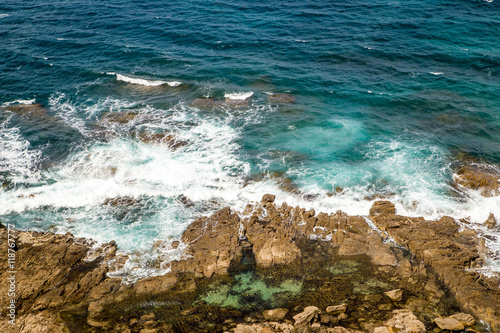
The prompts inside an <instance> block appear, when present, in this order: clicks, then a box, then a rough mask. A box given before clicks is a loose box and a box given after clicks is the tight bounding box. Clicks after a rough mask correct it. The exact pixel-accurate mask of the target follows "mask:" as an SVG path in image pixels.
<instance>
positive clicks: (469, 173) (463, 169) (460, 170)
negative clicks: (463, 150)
mask: <svg viewBox="0 0 500 333" xmlns="http://www.w3.org/2000/svg"><path fill="white" fill-rule="evenodd" d="M460 159H461V161H460V165H459V166H458V167H457V168H456V170H455V175H454V177H453V179H454V181H455V184H456V185H459V186H463V187H465V188H468V189H472V190H478V191H479V192H480V193H481V195H483V196H485V197H491V196H495V195H498V194H500V170H499V169H498V167H496V166H493V165H490V164H487V163H484V162H482V161H479V160H477V159H474V158H472V157H470V156H465V157H461V158H460Z"/></svg>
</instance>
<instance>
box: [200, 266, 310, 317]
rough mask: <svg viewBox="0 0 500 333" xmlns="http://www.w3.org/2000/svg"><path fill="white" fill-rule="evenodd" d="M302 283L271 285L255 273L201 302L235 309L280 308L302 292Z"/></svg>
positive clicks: (216, 290) (209, 293)
mask: <svg viewBox="0 0 500 333" xmlns="http://www.w3.org/2000/svg"><path fill="white" fill-rule="evenodd" d="M302 285H303V283H302V281H298V280H286V281H283V282H281V283H280V284H279V285H269V284H267V283H266V282H264V281H263V280H262V279H261V278H260V277H259V276H258V275H256V274H255V273H253V272H244V273H240V274H238V275H236V276H235V277H234V282H233V283H231V284H221V285H219V286H216V287H215V288H213V289H210V290H209V291H207V292H206V293H205V294H204V295H203V296H202V297H201V300H203V301H205V302H206V303H207V304H209V305H214V306H220V307H232V308H235V309H243V308H252V307H262V306H264V307H279V306H281V305H283V304H284V303H286V302H287V301H290V300H292V299H294V298H297V297H298V296H299V295H300V293H301V292H302Z"/></svg>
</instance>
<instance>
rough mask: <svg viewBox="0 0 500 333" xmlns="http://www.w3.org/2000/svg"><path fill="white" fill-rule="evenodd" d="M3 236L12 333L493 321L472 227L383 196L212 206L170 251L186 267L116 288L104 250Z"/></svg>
mask: <svg viewBox="0 0 500 333" xmlns="http://www.w3.org/2000/svg"><path fill="white" fill-rule="evenodd" d="M129 201H130V200H128V198H111V199H109V201H108V202H107V205H109V206H110V207H117V208H118V207H120V206H122V205H127V204H129ZM130 203H131V204H135V203H134V202H132V201H130ZM370 220H371V221H370ZM368 222H370V223H368ZM371 222H373V223H374V224H375V225H376V227H377V228H378V229H377V228H375V227H373V224H372V223H371ZM370 225H371V226H370ZM372 227H373V228H372ZM16 232H17V235H16V246H17V247H18V248H17V250H16V258H18V259H19V260H18V261H16V262H18V263H19V267H18V273H17V275H16V279H18V281H19V288H18V291H17V293H16V297H17V299H16V302H18V303H17V304H22V306H20V307H19V308H18V312H17V320H18V323H20V325H19V326H17V331H19V332H32V331H33V332H34V331H40V332H44V331H43V329H44V328H42V326H43V327H48V328H47V330H49V331H50V332H59V331H61V332H63V331H64V332H67V331H69V332H96V331H99V332H224V331H226V332H229V331H231V332H339V333H340V332H344V333H345V332H358V331H364V332H378V333H382V332H384V333H385V332H396V331H397V332H425V331H426V330H434V329H435V330H438V328H439V327H440V326H441V325H444V324H443V321H442V320H438V319H443V318H444V319H445V322H447V323H448V322H453V323H455V324H456V322H458V323H460V325H463V326H464V327H465V326H470V325H475V319H478V320H481V321H482V322H483V323H487V324H489V325H491V326H492V327H498V325H499V323H498V318H499V314H500V312H499V310H500V309H499V304H500V294H499V290H498V284H499V280H498V279H495V278H487V277H484V276H482V275H480V274H479V273H476V272H475V271H474V270H473V268H475V267H481V265H482V258H481V255H480V250H479V248H480V244H479V241H478V239H477V237H476V235H475V234H474V231H471V230H468V231H460V230H459V228H458V224H457V223H456V221H454V220H453V219H452V218H450V217H443V218H441V219H440V220H438V221H426V220H425V219H423V218H414V217H405V216H399V215H397V214H396V209H395V207H394V205H393V204H392V203H390V202H388V201H377V202H375V203H374V205H373V207H372V209H371V210H370V216H369V219H368V218H366V217H361V216H349V215H347V214H345V213H343V212H341V211H338V212H336V213H332V214H325V213H318V214H316V212H315V211H314V210H306V209H303V208H300V207H290V206H288V205H287V204H286V203H283V204H281V205H276V204H275V197H274V196H273V195H270V194H268V195H264V196H263V198H262V200H261V202H259V203H253V204H249V205H248V206H247V207H246V209H245V210H244V211H243V212H234V211H232V210H231V209H230V208H228V207H226V208H223V209H221V210H219V211H217V212H216V213H214V214H213V215H211V216H208V217H201V218H199V219H197V220H195V221H194V222H193V223H191V224H190V225H189V226H188V227H187V229H186V230H185V231H184V233H183V235H182V237H181V242H182V243H179V242H176V246H175V247H179V248H186V250H185V253H184V255H185V258H186V259H183V260H178V261H172V262H170V263H166V264H168V265H169V272H168V273H167V274H165V275H162V276H154V277H149V278H146V279H142V280H139V281H137V282H135V283H133V284H129V285H126V284H122V283H121V281H120V280H119V279H113V278H109V277H108V276H107V275H106V273H107V272H108V271H109V270H110V269H112V268H110V267H108V265H109V264H110V263H112V262H118V263H121V264H123V260H121V259H120V260H118V259H117V258H118V257H117V255H116V244H115V243H114V242H111V243H109V244H104V245H102V246H100V247H99V248H96V246H95V244H94V243H92V242H91V241H89V240H85V239H79V238H75V237H73V236H72V235H70V234H67V235H54V234H44V233H33V232H22V231H16ZM0 233H1V235H2V244H4V245H5V244H6V242H7V231H6V229H5V228H2V229H0ZM389 236H390V237H391V238H392V239H393V240H394V241H395V242H396V243H397V245H396V244H394V243H393V242H392V240H391V239H389V238H388V237H389ZM179 244H182V246H179ZM160 246H161V245H160ZM122 259H123V258H122ZM16 260H17V259H16ZM6 263H7V262H3V263H2V264H3V265H4V266H5V265H6ZM3 268H4V270H3V271H2V272H3V273H2V274H4V275H5V274H6V273H5V272H6V271H8V269H7V267H3ZM4 275H2V276H1V278H2V280H1V281H6V278H7V276H4ZM0 285H1V287H2V288H3V289H2V290H1V291H0V292H3V293H4V295H5V294H6V289H5V288H8V285H7V284H5V283H4V282H2V283H0ZM263 310H264V311H263ZM462 311H463V312H462ZM5 315H6V312H5V311H4V312H3V313H2V316H3V317H5ZM436 317H438V318H437V319H436ZM455 321H456V322H455ZM478 322H479V321H478ZM6 323H7V322H6V321H4V322H3V323H0V325H6ZM460 325H455V326H453V327H460ZM443 327H445V326H443ZM446 327H448V326H446ZM7 328H10V327H7V326H0V329H7ZM483 328H484V326H474V329H475V330H481V329H483ZM447 329H448V328H447Z"/></svg>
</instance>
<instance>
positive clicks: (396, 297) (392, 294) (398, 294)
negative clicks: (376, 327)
mask: <svg viewBox="0 0 500 333" xmlns="http://www.w3.org/2000/svg"><path fill="white" fill-rule="evenodd" d="M384 294H385V295H387V297H389V298H390V299H391V300H392V301H394V302H399V301H400V300H402V299H403V291H402V290H401V289H394V290H391V291H386V292H385V293H384Z"/></svg>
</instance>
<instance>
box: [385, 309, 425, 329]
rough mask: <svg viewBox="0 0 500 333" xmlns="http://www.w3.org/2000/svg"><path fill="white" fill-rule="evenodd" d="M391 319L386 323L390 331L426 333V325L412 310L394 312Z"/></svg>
mask: <svg viewBox="0 0 500 333" xmlns="http://www.w3.org/2000/svg"><path fill="white" fill-rule="evenodd" d="M392 313H393V316H392V318H391V319H389V320H388V321H386V322H385V325H386V326H387V327H389V330H391V329H392V330H393V331H396V332H400V333H424V332H426V329H425V325H424V323H422V322H421V321H420V320H418V318H417V317H416V316H415V315H414V314H413V312H411V311H410V310H394V311H392Z"/></svg>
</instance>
